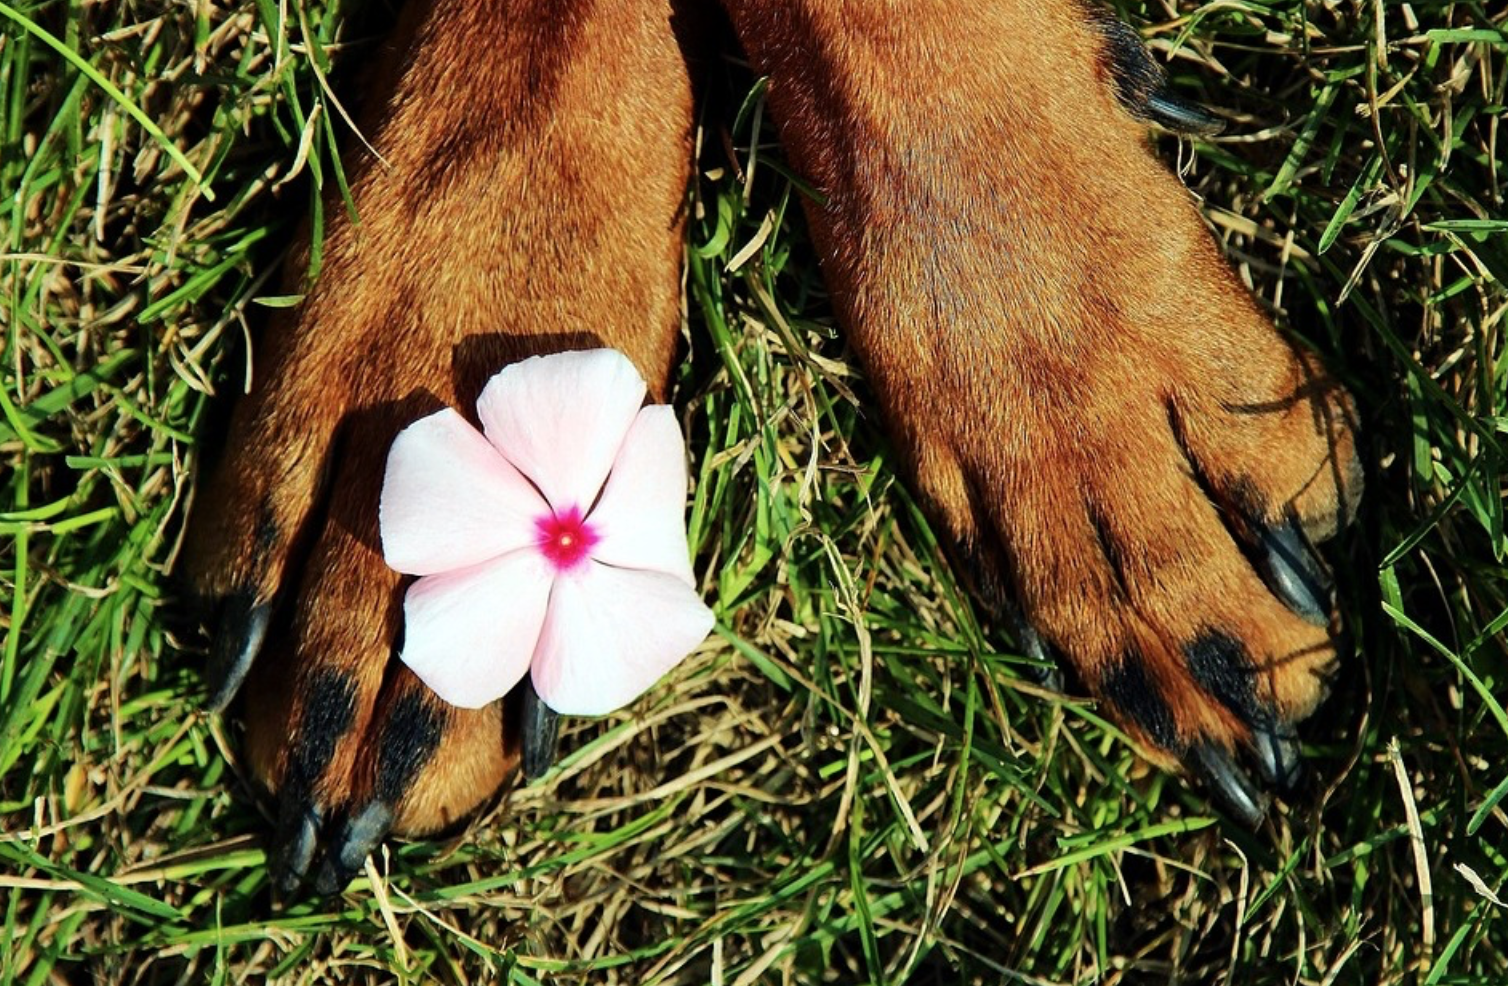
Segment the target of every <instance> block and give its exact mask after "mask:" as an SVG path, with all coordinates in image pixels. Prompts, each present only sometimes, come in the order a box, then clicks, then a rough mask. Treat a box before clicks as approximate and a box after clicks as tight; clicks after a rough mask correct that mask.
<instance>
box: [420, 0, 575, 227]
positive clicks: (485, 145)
mask: <svg viewBox="0 0 1508 986" xmlns="http://www.w3.org/2000/svg"><path fill="white" fill-rule="evenodd" d="M595 5H596V4H595V0H572V2H564V3H559V4H556V5H550V6H549V7H548V8H547V9H542V10H541V11H535V12H530V11H520V10H517V9H514V7H515V5H514V4H509V3H502V2H500V3H496V4H482V5H476V6H475V10H476V11H478V13H477V15H476V17H477V18H479V19H480V22H470V19H468V18H464V17H462V16H461V15H462V14H465V13H467V12H468V11H469V10H471V8H470V7H466V8H462V9H460V10H459V11H457V12H450V11H445V10H443V9H442V8H443V6H444V5H441V8H437V9H439V13H438V14H437V15H436V16H434V17H433V18H432V19H431V22H430V23H428V24H426V25H425V30H426V31H428V32H433V33H436V34H438V33H440V32H448V33H450V34H452V35H454V36H455V37H457V38H465V39H467V40H466V44H467V46H468V47H469V48H471V49H473V50H472V52H471V57H470V58H469V59H468V64H470V65H473V66H475V68H474V69H473V70H471V72H470V74H472V75H473V76H474V77H475V79H476V84H475V85H469V86H467V90H466V92H465V93H464V94H457V93H454V92H445V93H436V94H435V95H436V101H437V103H440V104H442V105H443V104H448V105H450V106H451V107H452V109H453V113H452V119H451V121H450V125H448V126H446V127H444V128H443V129H442V130H441V132H440V133H441V135H440V137H439V139H438V140H436V141H435V142H434V143H433V144H432V146H431V147H430V148H429V151H428V154H427V160H426V161H425V164H424V167H423V169H422V170H421V171H420V172H419V174H418V176H417V177H418V181H419V183H420V185H421V186H423V187H424V188H425V189H426V190H427V191H428V193H429V195H428V196H422V195H420V196H414V203H415V205H416V206H419V205H421V204H422V203H424V202H425V201H427V200H428V199H429V198H431V197H435V196H444V195H445V194H446V192H445V189H444V185H445V184H446V183H447V182H449V181H452V180H454V178H455V176H457V175H461V174H465V173H466V171H467V166H468V165H469V164H470V163H471V162H472V161H474V160H476V159H477V158H479V157H485V158H489V159H495V158H498V157H500V156H501V154H502V152H503V149H504V148H506V147H508V146H510V145H512V144H514V143H516V142H517V141H519V140H521V139H526V138H527V137H528V136H529V135H538V134H540V133H542V132H544V131H546V130H547V129H548V128H547V126H546V123H545V121H546V119H547V118H548V114H549V113H550V112H552V111H553V109H554V106H555V94H556V92H557V90H558V89H559V88H560V84H561V82H562V81H563V79H564V77H565V73H566V70H567V69H568V68H569V67H570V65H571V64H572V62H573V60H575V59H576V58H577V49H578V48H579V38H580V35H581V31H582V29H583V28H584V26H585V25H586V23H587V22H588V21H589V20H590V16H591V10H592V8H593V7H594V6H595ZM421 47H423V42H422V41H421V42H419V44H417V45H416V46H415V49H417V48H421ZM413 69H414V64H413V63H412V62H411V63H410V64H409V65H406V66H405V70H404V71H405V74H407V73H408V72H409V71H411V70H413ZM461 96H464V98H460V97H461Z"/></svg>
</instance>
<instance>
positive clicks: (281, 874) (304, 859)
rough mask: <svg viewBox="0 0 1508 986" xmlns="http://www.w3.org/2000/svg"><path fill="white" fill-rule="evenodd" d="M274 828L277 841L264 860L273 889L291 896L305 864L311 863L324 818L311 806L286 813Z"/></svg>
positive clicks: (302, 875) (301, 879)
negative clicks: (269, 873)
mask: <svg viewBox="0 0 1508 986" xmlns="http://www.w3.org/2000/svg"><path fill="white" fill-rule="evenodd" d="M286 814H287V816H288V817H285V818H284V819H282V820H281V821H280V823H279V825H278V834H277V840H276V842H275V843H274V845H273V849H272V853H271V854H270V856H269V858H268V860H267V868H268V869H269V870H270V871H271V873H272V883H273V886H274V887H276V888H277V890H278V892H280V893H283V894H291V893H293V892H294V891H295V890H297V889H298V888H299V884H301V883H303V882H304V875H305V874H307V873H308V872H309V864H310V863H312V862H313V861H314V850H315V848H316V846H317V845H318V840H319V830H320V829H321V828H322V827H323V826H324V821H325V818H324V814H323V813H322V812H321V811H320V810H319V809H318V808H317V807H314V806H312V805H311V806H310V807H308V808H306V809H304V810H303V811H294V812H288V813H286Z"/></svg>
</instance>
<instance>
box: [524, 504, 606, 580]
mask: <svg viewBox="0 0 1508 986" xmlns="http://www.w3.org/2000/svg"><path fill="white" fill-rule="evenodd" d="M534 530H535V539H534V543H535V545H536V546H537V547H538V548H539V551H540V554H542V555H544V556H545V558H546V559H547V560H548V561H549V562H550V564H551V565H552V566H554V568H555V570H556V571H557V572H568V571H570V570H572V569H574V568H576V567H577V566H578V565H580V564H581V563H582V561H584V560H585V559H586V557H587V555H588V554H589V553H590V552H591V550H592V548H593V547H595V546H596V544H597V542H598V541H600V540H601V536H600V535H599V534H598V533H597V532H596V530H594V529H593V527H592V525H590V524H588V523H587V522H586V519H585V518H584V517H582V516H581V508H580V507H577V506H574V505H573V506H571V507H568V508H567V509H565V510H556V511H552V512H551V513H548V514H546V515H545V516H543V517H540V518H539V519H538V520H536V521H535V522H534Z"/></svg>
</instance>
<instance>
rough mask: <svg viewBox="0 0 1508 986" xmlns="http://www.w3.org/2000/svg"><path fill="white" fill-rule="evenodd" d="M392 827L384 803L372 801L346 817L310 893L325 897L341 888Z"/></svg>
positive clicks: (357, 871) (391, 813) (391, 821)
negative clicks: (312, 891)
mask: <svg viewBox="0 0 1508 986" xmlns="http://www.w3.org/2000/svg"><path fill="white" fill-rule="evenodd" d="M392 827H393V809H392V808H391V807H390V806H389V805H388V804H387V803H386V802H384V801H373V802H371V803H370V804H368V805H367V806H366V807H365V808H363V809H361V811H359V812H357V813H356V814H354V815H350V816H347V818H346V821H345V824H344V825H342V826H341V828H340V836H339V837H338V838H337V839H336V840H335V842H334V844H332V845H331V846H330V848H329V850H328V851H326V853H325V861H324V863H323V865H321V866H320V868H319V876H318V878H316V879H315V881H314V892H315V893H317V894H320V895H322V896H325V897H329V896H330V895H332V894H336V893H339V892H340V891H341V890H342V889H344V887H345V885H346V884H348V883H350V882H351V878H352V877H354V876H355V875H356V874H357V873H359V872H360V871H361V867H362V866H363V865H364V864H365V863H366V861H367V857H368V856H370V855H371V854H372V850H374V849H376V848H377V844H378V843H380V842H381V841H382V840H383V838H385V837H386V836H387V834H388V831H389V830H390V829H391V828H392Z"/></svg>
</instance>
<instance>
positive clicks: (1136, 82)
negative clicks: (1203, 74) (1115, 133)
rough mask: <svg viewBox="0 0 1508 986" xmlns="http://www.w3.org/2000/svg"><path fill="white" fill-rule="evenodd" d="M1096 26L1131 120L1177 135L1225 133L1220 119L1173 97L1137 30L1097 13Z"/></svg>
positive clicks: (1113, 17) (1162, 74) (1160, 68)
mask: <svg viewBox="0 0 1508 986" xmlns="http://www.w3.org/2000/svg"><path fill="white" fill-rule="evenodd" d="M1093 23H1094V26H1095V27H1096V28H1097V29H1098V30H1099V32H1100V35H1101V36H1102V37H1103V38H1104V39H1105V52H1104V56H1105V60H1106V63H1107V64H1106V68H1107V69H1108V70H1109V73H1110V77H1111V79H1112V80H1113V81H1114V83H1115V94H1116V96H1117V97H1118V98H1119V99H1120V101H1121V104H1122V105H1123V106H1125V107H1126V109H1127V110H1129V111H1130V112H1131V115H1132V116H1134V117H1136V118H1137V119H1138V120H1143V121H1145V122H1147V123H1155V124H1156V125H1158V126H1160V127H1163V128H1165V129H1167V130H1171V131H1173V132H1175V133H1184V134H1204V135H1210V134H1217V133H1219V132H1220V131H1222V130H1224V129H1225V123H1224V122H1223V121H1222V120H1221V119H1220V118H1219V117H1217V116H1215V115H1214V114H1212V113H1210V112H1209V111H1208V110H1206V109H1205V108H1204V107H1202V106H1200V105H1198V104H1197V103H1193V102H1190V101H1188V100H1186V99H1183V98H1182V97H1180V96H1176V95H1174V94H1173V92H1172V91H1171V90H1170V89H1169V88H1168V77H1167V74H1166V73H1165V72H1163V70H1162V66H1160V65H1158V64H1157V63H1156V62H1155V61H1153V60H1152V55H1151V53H1150V52H1149V51H1147V46H1146V45H1145V44H1143V43H1142V40H1141V35H1139V34H1137V33H1136V30H1135V29H1134V28H1132V27H1131V26H1130V25H1129V24H1126V23H1125V22H1123V21H1121V20H1120V19H1119V18H1117V17H1115V16H1114V15H1113V14H1110V13H1108V12H1096V13H1095V15H1094V16H1093Z"/></svg>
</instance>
